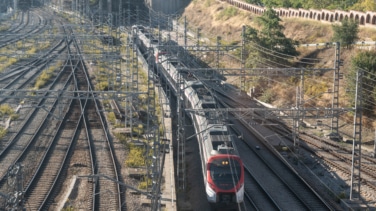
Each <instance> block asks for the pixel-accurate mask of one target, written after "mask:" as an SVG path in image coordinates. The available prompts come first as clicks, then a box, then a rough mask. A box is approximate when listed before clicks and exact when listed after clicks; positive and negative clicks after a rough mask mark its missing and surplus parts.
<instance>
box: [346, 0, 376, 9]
mask: <svg viewBox="0 0 376 211" xmlns="http://www.w3.org/2000/svg"><path fill="white" fill-rule="evenodd" d="M350 9H352V10H357V11H363V12H367V11H376V3H375V1H374V0H360V1H358V2H357V3H355V4H354V5H353V6H352V7H350Z"/></svg>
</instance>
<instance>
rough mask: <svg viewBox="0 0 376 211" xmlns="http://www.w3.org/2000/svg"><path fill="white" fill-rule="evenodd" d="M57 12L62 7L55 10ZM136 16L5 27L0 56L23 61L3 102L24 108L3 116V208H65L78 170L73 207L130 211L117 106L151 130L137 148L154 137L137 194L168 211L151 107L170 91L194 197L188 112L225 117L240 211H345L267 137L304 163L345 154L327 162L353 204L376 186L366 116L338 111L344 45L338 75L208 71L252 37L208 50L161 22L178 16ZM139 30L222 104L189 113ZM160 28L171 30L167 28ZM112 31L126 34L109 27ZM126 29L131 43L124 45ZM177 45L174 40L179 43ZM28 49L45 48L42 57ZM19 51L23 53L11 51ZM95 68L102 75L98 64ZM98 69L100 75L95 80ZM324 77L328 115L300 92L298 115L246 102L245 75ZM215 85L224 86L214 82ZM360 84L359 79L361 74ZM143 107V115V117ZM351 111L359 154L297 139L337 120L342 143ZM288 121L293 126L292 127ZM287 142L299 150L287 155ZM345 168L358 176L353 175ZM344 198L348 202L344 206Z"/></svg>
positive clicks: (8, 78) (25, 19) (35, 20)
mask: <svg viewBox="0 0 376 211" xmlns="http://www.w3.org/2000/svg"><path fill="white" fill-rule="evenodd" d="M128 5H130V3H129V2H128ZM49 6H50V8H54V7H53V6H54V5H49ZM128 8H129V9H128V11H125V12H122V14H121V15H120V14H117V15H112V14H103V16H102V13H96V14H92V16H90V15H89V14H86V13H85V12H87V11H86V10H84V9H83V8H80V7H77V8H76V9H77V11H69V12H68V13H66V14H68V16H69V15H74V18H73V23H72V22H71V23H66V22H65V21H66V19H67V17H66V16H63V17H59V16H57V15H56V14H57V13H59V12H62V11H58V10H56V12H51V11H46V10H45V9H42V8H33V9H32V10H29V11H28V12H22V11H20V12H19V13H17V15H16V16H15V17H16V21H15V22H16V23H17V24H12V25H10V24H9V25H10V26H9V28H7V30H4V31H2V32H1V33H0V49H1V51H0V57H5V58H6V60H7V61H9V62H10V61H12V60H15V61H16V62H14V63H11V62H10V63H8V64H7V65H6V66H2V69H4V71H3V72H1V79H0V86H1V90H0V100H1V104H2V105H3V104H8V105H10V106H11V107H13V108H17V109H15V110H16V111H17V115H13V116H11V115H8V116H6V114H4V115H3V118H4V117H5V116H6V117H9V121H6V120H4V121H3V122H4V124H5V125H6V127H7V128H8V131H7V134H6V136H5V137H4V138H2V141H1V142H0V150H1V151H0V162H1V163H2V164H1V165H2V166H6V168H2V169H0V205H1V206H3V207H0V208H1V209H4V210H9V209H20V208H26V210H45V209H58V208H61V207H62V205H61V204H57V203H54V201H56V200H57V199H59V197H61V195H62V192H64V187H66V184H69V181H67V179H64V178H65V177H67V175H78V172H79V175H81V177H72V176H68V178H70V179H72V178H75V179H72V181H74V182H73V184H74V187H75V188H74V190H75V191H76V192H75V194H76V195H80V196H81V197H77V198H79V199H80V204H75V206H78V207H81V208H82V207H84V208H85V209H90V210H108V209H109V210H126V209H127V206H128V205H127V204H128V203H129V200H130V199H129V198H128V196H129V195H128V194H126V190H127V189H132V186H130V185H128V184H126V183H125V181H126V179H125V178H124V177H125V175H124V173H122V169H123V168H124V167H123V164H122V163H123V162H124V161H123V160H120V159H119V156H118V155H117V153H118V151H117V150H116V147H115V145H116V143H114V139H115V138H114V136H113V134H112V133H111V129H110V128H111V127H112V126H111V125H110V124H109V123H108V122H109V117H108V116H107V112H108V111H109V110H113V111H114V112H115V113H116V114H118V115H119V118H118V119H120V121H121V122H122V126H123V127H124V128H126V130H127V131H133V130H134V128H138V127H139V126H140V125H142V126H143V130H144V134H143V136H142V137H141V135H140V136H138V137H137V138H138V139H139V140H141V141H145V140H148V142H147V144H148V145H149V150H150V151H149V153H150V157H149V159H150V160H149V161H148V162H147V163H149V164H148V166H147V169H146V171H147V173H146V174H147V175H148V177H150V178H151V184H149V187H148V189H147V190H146V191H140V190H138V189H137V188H134V189H135V190H136V192H137V191H138V192H139V193H141V194H142V195H145V196H147V197H148V198H147V200H150V207H151V209H152V210H160V209H161V203H162V202H161V201H163V200H168V199H163V198H162V197H161V193H160V191H161V187H160V185H161V184H160V183H161V179H162V170H163V160H164V156H165V153H160V151H161V150H160V147H161V146H164V144H163V143H161V140H163V139H165V138H166V137H164V136H165V135H166V134H161V131H160V128H159V125H158V124H159V122H158V118H157V117H156V113H157V110H158V108H157V107H158V105H157V104H158V103H157V102H156V100H155V99H156V96H157V94H156V92H157V91H156V90H159V89H158V88H159V87H161V88H163V90H164V91H165V93H164V94H165V95H166V96H167V98H169V102H164V103H160V104H161V105H162V106H163V104H170V102H171V104H172V105H171V106H172V107H174V105H173V102H175V104H176V105H175V107H174V108H173V109H171V110H164V111H163V113H165V114H167V115H168V116H173V117H174V118H173V119H174V120H173V121H175V122H177V124H176V125H177V127H174V128H173V131H171V133H172V134H173V135H172V138H171V139H172V140H173V141H172V143H171V144H172V145H173V146H174V148H173V149H174V154H175V156H176V157H177V159H176V160H177V161H176V170H175V175H176V181H177V182H176V184H177V188H178V189H177V192H185V191H187V185H188V181H190V178H189V177H190V173H189V171H187V170H186V168H187V165H188V163H187V160H186V159H187V155H186V145H187V144H189V142H188V140H187V138H191V137H192V136H195V134H194V133H193V134H185V130H186V129H187V128H189V119H188V118H187V117H188V116H186V114H190V113H203V112H204V113H211V112H212V113H217V114H218V113H220V116H221V117H222V118H223V120H224V121H226V122H228V125H229V126H230V127H231V129H232V132H233V134H234V136H235V137H236V140H235V143H236V149H237V151H238V153H239V154H240V156H241V158H242V159H243V162H244V166H245V169H246V179H245V192H246V193H245V197H246V200H245V202H244V204H241V205H239V207H238V209H239V210H260V209H265V206H266V205H267V206H269V207H268V208H267V209H268V210H269V209H270V210H285V209H291V208H292V207H293V208H294V209H295V208H296V209H299V210H310V209H314V210H328V209H330V210H335V209H340V208H339V207H340V205H339V204H336V203H334V202H333V201H335V200H338V197H337V196H336V197H332V196H330V194H328V195H322V193H323V192H325V191H327V189H325V188H320V187H318V185H317V184H318V183H319V182H318V181H316V180H314V179H313V180H312V179H311V180H309V176H307V175H303V176H302V175H300V174H297V172H296V169H295V167H294V166H293V165H292V164H291V163H290V162H289V161H288V159H286V158H285V157H284V156H283V153H281V152H280V151H278V150H277V149H276V147H275V145H273V143H274V142H275V140H273V141H270V140H269V139H268V138H266V137H269V136H271V135H272V136H275V137H277V140H278V141H279V142H280V143H283V147H287V148H288V149H289V150H288V154H289V155H290V156H292V157H295V159H296V160H299V158H300V157H299V155H300V152H301V151H302V153H303V151H306V152H309V153H312V154H316V155H317V156H321V157H322V154H321V153H323V152H322V151H325V153H329V154H330V155H329V156H337V158H339V159H340V160H342V161H343V163H340V164H339V163H335V162H331V159H328V158H326V157H325V158H323V159H324V162H325V163H326V164H328V165H333V166H336V168H340V169H343V171H344V172H346V174H348V177H349V178H351V182H350V184H346V183H345V182H344V186H345V188H344V189H345V190H346V191H349V193H350V199H349V200H350V202H351V201H353V200H355V201H357V200H361V199H362V198H363V197H362V194H361V193H362V191H361V184H362V186H367V187H368V188H371V189H375V185H374V181H375V177H376V176H375V173H374V172H375V169H374V167H373V165H372V164H374V163H375V161H374V159H373V158H371V157H368V156H365V158H363V159H366V160H367V163H362V162H360V156H361V129H362V128H361V113H360V112H359V110H358V109H359V107H361V104H357V106H359V107H358V108H339V106H338V90H339V80H340V79H341V74H340V72H339V68H340V58H339V56H338V55H339V53H338V51H339V46H338V45H337V44H334V45H333V46H332V47H333V49H334V54H335V58H336V62H335V67H333V68H326V69H324V68H323V69H320V70H310V69H280V68H261V69H247V68H245V67H244V61H243V59H242V58H241V60H240V61H239V64H240V67H239V68H234V69H229V68H224V69H222V68H219V65H216V67H208V66H202V65H203V62H202V61H201V60H200V58H201V57H203V56H202V55H204V53H208V52H209V53H212V54H213V55H215V57H216V59H215V60H216V62H217V64H219V60H220V58H221V57H223V55H225V54H228V52H229V51H231V50H234V49H243V48H244V41H243V42H242V45H239V46H222V45H221V44H220V40H219V39H218V40H217V43H216V44H214V45H213V44H208V45H206V44H203V43H200V42H201V41H200V40H201V38H200V33H199V31H197V36H196V35H195V36H194V37H190V36H188V30H187V27H186V26H183V27H182V26H179V25H178V24H175V25H173V22H172V21H167V22H163V21H164V20H170V18H166V17H160V18H159V19H158V24H156V25H155V23H156V22H155V21H150V20H148V17H149V16H148V15H145V14H142V12H141V11H138V12H139V13H141V14H137V17H136V18H135V17H133V16H132V15H135V14H132V13H131V11H130V6H129V7H128ZM96 15H97V16H96ZM127 15H128V16H127ZM154 15H155V14H154ZM131 16H132V17H131ZM139 16H141V17H142V18H140V17H139ZM114 17H115V18H114ZM116 17H117V18H119V19H117V18H116ZM121 17H123V19H121ZM113 22H115V23H117V24H118V25H116V24H115V23H113ZM132 25H143V26H145V27H147V26H149V29H150V31H149V33H150V34H151V36H152V37H155V39H156V40H157V43H158V45H159V47H160V48H163V49H164V50H165V51H166V53H167V54H170V55H174V58H173V59H176V60H177V61H178V62H179V63H184V64H185V67H188V68H180V69H179V71H181V72H189V73H190V74H193V75H195V76H196V77H197V78H199V79H200V80H201V81H202V82H203V84H205V86H206V87H207V89H208V90H209V91H210V92H211V93H213V94H214V96H216V99H217V100H218V102H219V108H217V109H203V110H192V109H186V108H185V107H184V103H183V102H182V101H181V99H182V98H181V96H179V93H180V94H181V92H182V90H176V91H175V93H174V92H173V90H172V88H171V87H170V86H169V84H168V82H167V81H166V80H163V79H164V78H166V76H163V75H161V74H160V73H159V72H155V70H156V66H157V65H160V63H163V62H166V61H158V59H156V58H155V57H154V52H153V51H152V49H151V48H148V49H146V50H144V51H143V50H141V49H140V48H139V46H137V45H136V43H135V42H134V41H135V40H137V37H132ZM185 25H186V24H185ZM162 26H164V27H165V28H167V29H169V30H162V28H164V27H162ZM97 28H100V29H102V31H98V30H97ZM113 28H117V29H118V30H112V29H113ZM181 28H183V30H182V29H181ZM181 32H182V33H181ZM123 33H124V34H126V35H127V36H128V37H127V38H126V39H125V42H124V40H122V41H123V42H124V43H122V45H120V44H119V43H120V40H121V36H122V34H123ZM165 35H166V36H165ZM131 37H132V39H131ZM180 37H183V38H184V39H183V40H182V39H181V38H180ZM93 40H100V42H96V41H93ZM164 41H166V42H164ZM169 41H174V42H176V43H177V45H180V47H177V46H174V45H172V44H171V42H169ZM98 43H99V44H98ZM15 46H18V47H17V48H15ZM32 46H37V47H38V48H39V49H42V50H41V51H38V52H37V53H35V50H33V49H32ZM45 46H46V47H45ZM11 49H17V50H15V51H9V50H11ZM192 55H195V56H196V57H194V56H192ZM0 59H2V58H0ZM2 61H4V60H2ZM98 63H101V65H103V67H97V65H98ZM98 66H99V65H98ZM51 67H55V69H53V68H51ZM56 67H58V68H56ZM101 68H103V69H101ZM142 68H143V69H144V70H145V73H146V76H145V79H146V82H145V84H146V85H142V84H141V82H140V81H141V78H140V75H141V73H140V72H139V69H142ZM95 69H96V70H99V71H97V72H95ZM101 70H102V71H101ZM103 70H105V71H103ZM318 71H333V72H334V77H333V90H332V92H331V93H332V94H333V103H332V107H331V108H306V107H303V105H304V99H303V98H302V96H303V95H302V93H303V91H302V90H298V91H297V97H296V98H297V101H298V102H297V105H296V106H295V107H293V108H274V109H270V108H265V107H264V106H262V105H261V104H260V103H258V102H256V101H254V100H253V99H251V98H250V97H249V96H248V95H247V94H246V90H245V87H246V79H247V77H251V76H259V75H264V76H275V75H278V76H281V73H282V72H283V74H285V76H286V77H287V76H295V77H301V83H302V85H301V87H304V75H307V74H315V72H318ZM94 72H95V73H96V74H94ZM235 72H237V73H235ZM44 74H46V75H52V77H50V78H49V79H48V80H47V81H48V82H47V83H46V84H44V85H41V86H40V87H36V85H37V84H38V83H37V81H38V79H39V77H40V75H44ZM104 76H107V77H108V78H107V79H106V80H107V81H106V82H107V83H106V85H107V86H106V88H105V89H103V90H97V89H96V88H94V86H95V85H98V84H104V83H103V81H101V80H100V78H101V77H104ZM223 77H237V78H238V80H239V87H238V88H234V86H232V85H231V84H228V83H220V81H221V80H220V78H223ZM213 78H218V80H217V81H215V80H212V79H213ZM358 80H361V73H360V74H359V78H358ZM218 82H219V83H218ZM97 87H98V86H97ZM359 88H361V87H359ZM174 94H175V96H174ZM231 96H232V97H231ZM359 98H361V96H357V99H358V102H360V100H359ZM140 104H145V105H147V108H146V109H145V110H143V109H142V108H141V106H140ZM111 105H112V106H111ZM161 105H160V106H161ZM145 111H147V115H144V117H145V119H142V118H141V117H142V116H143V112H145ZM349 111H352V112H355V113H356V114H357V115H355V116H356V118H355V120H354V134H353V135H352V136H353V139H354V140H353V141H354V143H357V144H354V148H352V149H351V150H348V149H345V148H343V149H342V150H343V151H341V153H344V154H345V155H339V154H335V151H336V150H335V149H336V148H337V147H338V145H336V144H335V143H333V142H331V141H329V140H326V141H325V142H324V141H323V140H319V139H317V138H316V137H314V136H310V135H308V134H305V133H304V132H300V131H299V128H300V126H301V125H300V124H301V123H302V122H303V120H304V119H308V118H312V119H324V118H328V119H330V120H331V123H332V124H331V130H332V131H333V134H334V136H336V137H338V136H339V134H340V131H339V123H338V119H339V116H340V115H341V114H342V113H344V112H349ZM285 119H288V120H291V121H292V123H291V125H288V124H287V123H286V122H285V121H284V120H285ZM359 120H360V121H359ZM175 131H176V133H175ZM128 133H129V132H128ZM145 137H147V138H145ZM174 140H176V141H174ZM302 140H304V141H302ZM303 143H304V144H303ZM308 143H309V144H310V145H312V146H313V145H316V146H317V149H319V150H317V149H316V150H315V149H312V147H309V146H307V145H308ZM322 143H326V144H327V145H329V143H330V146H325V147H324V146H322V145H323V144H322ZM290 146H292V147H291V148H289V147H290ZM320 149H321V150H320ZM351 155H352V156H351ZM339 156H341V157H339ZM349 166H351V171H349V170H348V169H349V168H348V167H349ZM255 169H257V171H255ZM361 171H362V175H366V176H364V177H363V176H362V179H363V181H362V182H363V183H361V178H360V172H361ZM363 172H364V173H363ZM101 175H103V176H101ZM83 181H85V182H83ZM87 181H89V182H87ZM320 185H322V184H320ZM276 187H279V188H276ZM279 191H283V192H279ZM327 197H328V198H330V197H331V198H330V199H331V200H327V199H328V198H327ZM287 198H288V199H289V200H286V199H287ZM182 200H184V198H181V197H180V198H178V204H179V202H181V201H182ZM204 200H205V199H204ZM347 202H348V201H344V202H343V203H345V205H346V203H347ZM64 206H66V204H65V205H63V207H64ZM178 206H179V205H178ZM181 206H183V205H181ZM191 206H192V205H191ZM355 206H358V205H355Z"/></svg>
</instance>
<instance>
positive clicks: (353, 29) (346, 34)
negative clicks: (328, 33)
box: [332, 18, 359, 48]
mask: <svg viewBox="0 0 376 211" xmlns="http://www.w3.org/2000/svg"><path fill="white" fill-rule="evenodd" d="M332 28H333V31H334V35H333V38H332V40H333V41H335V42H340V43H341V45H342V46H346V47H347V48H349V47H350V45H351V44H352V43H353V42H354V41H355V40H357V39H358V32H359V25H358V22H356V21H354V20H349V19H348V18H345V19H343V20H342V21H341V24H340V25H338V24H333V25H332Z"/></svg>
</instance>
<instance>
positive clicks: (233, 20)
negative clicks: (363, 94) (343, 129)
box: [181, 0, 376, 141]
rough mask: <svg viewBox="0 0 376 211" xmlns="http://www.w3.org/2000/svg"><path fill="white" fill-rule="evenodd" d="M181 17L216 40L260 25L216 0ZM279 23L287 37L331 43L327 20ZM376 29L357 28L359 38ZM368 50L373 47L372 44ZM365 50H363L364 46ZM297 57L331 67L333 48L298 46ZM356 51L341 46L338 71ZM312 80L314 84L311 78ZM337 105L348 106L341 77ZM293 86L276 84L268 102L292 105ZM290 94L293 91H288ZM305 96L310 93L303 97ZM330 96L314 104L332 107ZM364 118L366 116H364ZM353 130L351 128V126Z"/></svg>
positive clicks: (369, 37)
mask: <svg viewBox="0 0 376 211" xmlns="http://www.w3.org/2000/svg"><path fill="white" fill-rule="evenodd" d="M181 17H186V18H187V21H188V27H189V28H190V30H192V31H196V30H197V28H200V29H201V33H202V34H203V36H205V37H208V38H209V40H215V37H216V36H221V37H222V40H224V41H225V42H226V43H232V42H235V43H236V42H239V41H240V40H241V36H240V34H241V28H242V25H249V26H251V27H253V28H255V29H258V28H259V26H258V25H257V24H256V23H255V18H256V17H257V16H256V15H255V14H252V13H249V12H247V11H243V10H240V9H237V8H234V7H232V6H231V5H229V4H226V3H223V2H220V1H215V0H205V1H197V0H193V1H192V3H191V4H190V5H189V6H188V7H187V8H186V9H185V10H184V12H183V14H182V16H181ZM281 19H282V21H281V23H280V24H281V25H283V26H284V28H285V30H284V34H285V36H286V37H288V38H291V39H293V40H297V41H299V43H300V44H314V43H326V42H332V40H331V39H332V36H333V30H332V25H331V24H330V23H325V22H318V21H311V20H306V19H297V18H281ZM375 32H376V29H375V28H366V27H360V28H359V33H358V37H359V40H358V41H375V40H376V33H375ZM369 49H373V50H374V49H375V48H374V47H372V48H369ZM363 50H364V49H363ZM298 51H299V52H300V54H301V55H300V59H302V58H307V57H309V58H310V59H317V60H319V61H320V64H318V65H319V66H320V67H325V68H333V66H334V58H335V57H334V56H335V51H334V48H333V47H329V48H323V47H320V48H316V47H310V48H308V47H300V48H298ZM358 51H359V50H357V49H345V48H341V50H340V58H341V59H342V60H343V64H344V65H343V67H341V69H340V72H342V73H344V75H345V76H346V72H347V70H346V68H347V67H349V66H350V65H349V64H350V60H351V57H352V56H354V55H356V53H357V52H358ZM332 78H333V72H327V73H326V74H325V75H323V76H322V78H320V79H318V80H320V81H324V83H325V81H327V85H326V86H328V88H331V86H332V85H331V84H332ZM311 83H315V82H314V81H313V82H311ZM340 83H342V84H340V107H348V106H349V101H350V100H348V99H346V98H345V96H344V93H345V90H344V88H343V87H342V85H343V83H344V80H341V81H340ZM295 89H296V88H295V86H286V85H285V84H284V83H276V84H275V87H273V88H272V90H271V92H273V93H274V94H275V95H276V96H278V97H277V98H276V99H274V100H273V102H271V103H272V104H273V105H276V106H286V105H294V104H295V96H293V95H295V92H296V91H295ZM324 92H325V91H324ZM291 93H293V94H291ZM305 98H306V99H307V98H309V96H307V97H305ZM331 99H332V95H330V94H323V95H322V96H321V97H320V99H319V98H317V100H315V102H312V103H313V106H315V105H316V106H324V107H331ZM346 119H347V120H348V122H347V123H348V124H349V125H351V123H352V116H351V114H348V116H347V117H346ZM364 119H367V118H366V117H365V118H364ZM364 123H365V124H364V125H365V126H366V127H369V128H373V127H374V126H375V125H376V124H375V123H374V121H373V120H370V119H367V121H365V120H364ZM351 131H352V129H351ZM370 136H371V137H367V135H366V134H364V136H363V137H364V139H367V140H368V141H369V139H371V138H372V137H373V135H372V134H370Z"/></svg>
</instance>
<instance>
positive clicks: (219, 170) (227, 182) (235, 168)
mask: <svg viewBox="0 0 376 211" xmlns="http://www.w3.org/2000/svg"><path fill="white" fill-rule="evenodd" d="M208 170H209V171H210V176H211V179H212V181H213V183H214V184H215V185H216V186H217V187H219V188H221V189H223V190H230V189H232V188H234V186H236V185H237V184H238V182H239V180H240V176H241V175H240V174H241V166H240V163H239V162H238V161H237V160H235V159H231V158H220V159H215V160H213V161H212V162H211V163H210V165H209V169H208Z"/></svg>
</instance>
